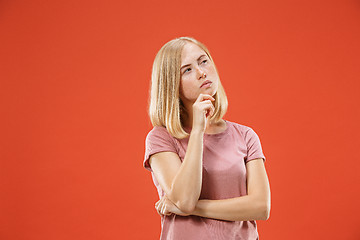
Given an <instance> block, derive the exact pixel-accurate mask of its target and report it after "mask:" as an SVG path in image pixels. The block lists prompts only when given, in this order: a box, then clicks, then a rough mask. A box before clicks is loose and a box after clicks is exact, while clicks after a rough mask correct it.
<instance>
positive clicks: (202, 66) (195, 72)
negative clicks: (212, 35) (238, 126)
mask: <svg viewBox="0 0 360 240" xmlns="http://www.w3.org/2000/svg"><path fill="white" fill-rule="evenodd" d="M180 73H181V81H180V99H181V100H182V102H183V103H184V106H185V109H186V112H187V113H188V117H187V118H185V119H184V123H185V126H186V127H190V128H192V127H193V126H194V127H195V128H199V129H201V130H204V131H205V132H206V133H216V132H217V131H218V132H221V131H223V130H224V127H225V128H226V123H225V122H224V121H222V122H220V123H219V124H213V123H210V122H209V121H207V119H204V118H203V116H202V112H200V110H199V109H198V108H199V107H198V102H203V103H206V104H211V105H209V107H210V108H211V109H207V110H209V111H211V112H209V111H208V112H207V114H206V116H205V118H206V117H208V116H209V114H210V113H211V114H212V113H213V111H214V106H213V104H212V103H211V101H214V100H215V99H214V98H213V96H214V95H215V94H216V91H217V89H218V86H219V81H220V78H219V75H218V73H217V71H216V68H215V65H214V64H213V62H212V61H211V60H210V59H209V57H208V56H207V55H206V53H205V51H204V50H202V49H201V48H200V47H199V46H198V45H196V44H194V43H190V42H189V43H187V44H186V45H185V46H184V48H183V50H182V54H181V68H180ZM206 80H210V81H212V83H211V85H210V86H208V87H200V86H201V85H202V84H203V83H204V82H205V81H206ZM200 94H204V95H206V96H205V98H207V99H205V98H204V99H199V100H198V102H196V100H197V99H198V98H199V96H200ZM208 96H211V97H208ZM194 104H195V105H194Z"/></svg>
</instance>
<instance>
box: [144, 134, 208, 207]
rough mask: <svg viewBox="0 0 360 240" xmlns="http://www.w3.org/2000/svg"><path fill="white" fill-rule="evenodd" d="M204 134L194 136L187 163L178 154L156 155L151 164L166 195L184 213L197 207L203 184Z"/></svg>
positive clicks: (186, 157) (189, 143) (187, 153)
mask: <svg viewBox="0 0 360 240" xmlns="http://www.w3.org/2000/svg"><path fill="white" fill-rule="evenodd" d="M202 158H203V132H202V131H197V130H195V129H193V131H191V133H190V137H189V142H188V147H187V151H186V154H185V157H184V161H183V162H182V163H181V161H180V159H179V156H178V155H177V154H176V153H174V152H160V153H156V154H154V155H152V156H151V157H150V159H149V164H150V165H151V168H152V170H153V172H154V174H155V177H156V180H157V181H158V182H159V184H160V186H161V188H162V189H163V190H164V192H165V194H166V195H167V197H168V198H169V200H171V202H173V203H174V204H175V205H176V206H177V207H178V208H179V209H180V210H181V211H183V212H186V213H189V212H192V211H193V210H194V208H195V205H196V203H197V201H198V199H199V196H200V192H201V185H202Z"/></svg>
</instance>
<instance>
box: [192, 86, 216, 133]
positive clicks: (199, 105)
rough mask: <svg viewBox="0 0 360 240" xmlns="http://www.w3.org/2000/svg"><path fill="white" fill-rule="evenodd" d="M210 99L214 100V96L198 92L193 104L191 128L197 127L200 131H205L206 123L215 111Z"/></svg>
mask: <svg viewBox="0 0 360 240" xmlns="http://www.w3.org/2000/svg"><path fill="white" fill-rule="evenodd" d="M211 101H215V98H213V97H212V96H210V95H209V94H202V93H200V95H199V97H198V98H197V99H196V101H195V103H194V104H193V126H192V129H199V130H200V131H202V132H205V129H206V124H207V122H208V120H209V118H210V117H211V116H212V115H213V114H214V112H215V108H214V106H213V104H212V102H211Z"/></svg>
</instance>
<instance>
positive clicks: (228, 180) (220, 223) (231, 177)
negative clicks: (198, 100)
mask: <svg viewBox="0 0 360 240" xmlns="http://www.w3.org/2000/svg"><path fill="white" fill-rule="evenodd" d="M225 122H226V125H227V128H226V130H225V131H223V132H221V133H217V134H206V133H205V134H204V148H203V149H204V152H203V179H202V189H201V194H200V198H199V199H212V200H216V199H227V198H234V197H240V196H244V195H247V187H246V166H245V164H246V163H247V162H248V161H250V160H253V159H257V158H263V160H264V161H265V156H264V154H263V152H262V148H261V144H260V140H259V137H258V136H257V134H256V133H255V131H254V130H253V129H252V128H250V127H247V126H244V125H241V124H238V123H234V122H230V121H227V120H225ZM185 130H186V131H187V132H188V133H190V131H191V129H185ZM188 141H189V138H185V139H177V138H174V137H172V136H171V135H170V134H169V132H168V131H167V130H166V128H165V127H161V126H155V127H154V128H153V129H152V130H151V131H150V132H149V133H148V134H147V136H146V141H145V158H144V162H143V164H144V167H145V168H146V169H148V170H149V171H151V175H152V179H153V182H154V184H155V186H156V188H157V191H158V194H159V197H160V198H161V197H162V196H163V195H164V191H163V190H162V189H161V187H160V185H159V183H158V182H157V180H156V178H155V176H154V173H153V172H152V170H151V167H150V165H149V157H150V156H151V155H152V154H154V153H157V152H165V151H170V152H175V153H177V154H178V155H179V157H180V160H181V161H183V160H184V157H185V153H186V149H187V145H188ZM160 239H161V240H165V239H166V240H170V239H171V240H192V239H194V240H202V239H204V240H205V239H206V240H209V239H213V240H214V239H215V240H220V239H221V240H235V239H236V240H238V239H242V240H245V239H246V240H256V239H259V236H258V232H257V226H256V222H255V221H225V220H217V219H211V218H203V217H199V216H192V215H191V216H179V215H175V214H171V215H169V216H163V217H161V236H160Z"/></svg>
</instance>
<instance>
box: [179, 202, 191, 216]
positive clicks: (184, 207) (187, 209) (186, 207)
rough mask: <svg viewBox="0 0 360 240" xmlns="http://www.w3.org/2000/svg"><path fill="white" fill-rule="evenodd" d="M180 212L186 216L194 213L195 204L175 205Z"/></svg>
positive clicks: (182, 203)
mask: <svg viewBox="0 0 360 240" xmlns="http://www.w3.org/2000/svg"><path fill="white" fill-rule="evenodd" d="M176 205H177V206H178V208H179V209H180V211H182V212H184V213H186V214H192V213H193V212H194V211H195V207H196V204H194V203H190V202H178V203H177V204H176Z"/></svg>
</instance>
